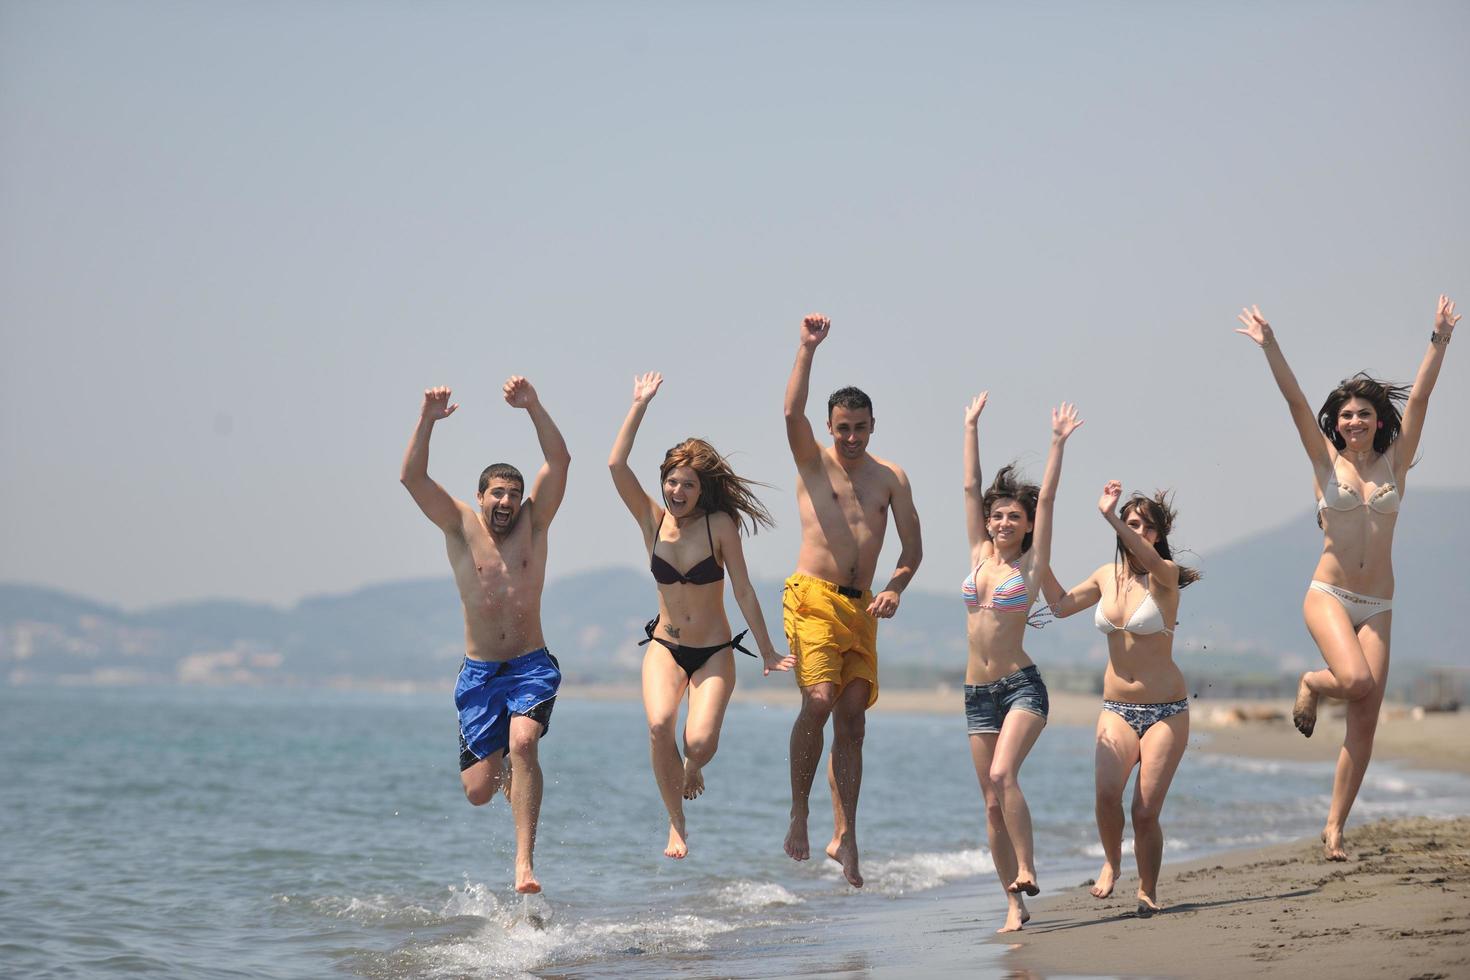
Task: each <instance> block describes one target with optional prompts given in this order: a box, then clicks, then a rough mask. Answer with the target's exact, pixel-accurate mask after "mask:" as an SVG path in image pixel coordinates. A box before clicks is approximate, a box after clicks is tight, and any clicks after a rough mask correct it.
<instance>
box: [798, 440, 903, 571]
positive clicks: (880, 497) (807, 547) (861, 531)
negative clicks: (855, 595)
mask: <svg viewBox="0 0 1470 980" xmlns="http://www.w3.org/2000/svg"><path fill="white" fill-rule="evenodd" d="M891 475H892V474H891V471H889V470H888V469H887V468H886V467H884V466H883V465H882V464H880V463H877V462H875V461H874V460H872V459H871V458H866V459H864V460H863V461H862V462H861V463H860V464H859V465H857V466H856V467H854V468H853V471H852V472H851V473H849V472H847V471H846V470H844V469H843V467H842V466H841V465H840V464H839V463H837V462H836V461H835V460H832V459H830V458H829V456H828V453H827V452H825V451H824V452H823V453H822V459H821V464H820V465H819V466H817V465H814V466H812V467H809V468H807V469H804V470H798V471H797V486H796V507H797V511H798V513H799V514H800V515H801V551H800V553H799V554H798V555H797V558H796V571H797V572H798V573H799V574H801V575H810V576H812V577H813V578H819V579H823V580H824V581H827V582H831V583H833V584H834V585H842V586H846V587H848V588H853V589H869V588H871V587H872V585H873V574H874V571H875V570H876V569H877V567H878V556H879V553H881V552H882V550H883V534H884V532H885V531H886V530H887V529H888V506H889V498H890V496H891V492H890V488H889V480H890V479H891Z"/></svg>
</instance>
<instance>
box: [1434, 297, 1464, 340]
mask: <svg viewBox="0 0 1470 980" xmlns="http://www.w3.org/2000/svg"><path fill="white" fill-rule="evenodd" d="M1459 322H1460V314H1458V313H1456V312H1455V301H1454V300H1452V299H1450V298H1449V297H1448V296H1446V295H1444V294H1443V293H1441V294H1440V296H1439V308H1438V309H1436V310H1435V311H1434V332H1435V333H1437V334H1439V335H1440V336H1441V337H1446V338H1448V337H1449V336H1450V334H1452V333H1454V332H1455V324H1457V323H1459Z"/></svg>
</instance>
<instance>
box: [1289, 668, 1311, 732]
mask: <svg viewBox="0 0 1470 980" xmlns="http://www.w3.org/2000/svg"><path fill="white" fill-rule="evenodd" d="M1291 723H1292V724H1293V725H1295V726H1296V730H1297V731H1299V732H1301V733H1302V734H1303V735H1305V736H1307V738H1311V737H1312V730H1313V729H1314V728H1316V727H1317V694H1316V692H1315V691H1313V690H1312V689H1311V688H1310V687H1307V675H1306V674H1303V675H1302V679H1301V681H1300V682H1299V683H1298V684H1297V686H1296V703H1295V704H1293V705H1292V706H1291Z"/></svg>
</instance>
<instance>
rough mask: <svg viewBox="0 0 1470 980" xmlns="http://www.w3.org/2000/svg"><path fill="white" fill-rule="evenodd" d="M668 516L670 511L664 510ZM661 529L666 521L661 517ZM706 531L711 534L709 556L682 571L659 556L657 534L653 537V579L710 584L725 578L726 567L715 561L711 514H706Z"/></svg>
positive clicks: (656, 580) (651, 562) (660, 581)
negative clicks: (710, 525)
mask: <svg viewBox="0 0 1470 980" xmlns="http://www.w3.org/2000/svg"><path fill="white" fill-rule="evenodd" d="M664 516H665V517H667V516H668V512H667V511H665V512H664ZM658 529H659V531H660V532H661V531H663V529H664V522H663V519H662V518H660V519H659V522H658ZM704 533H705V534H706V535H708V536H709V557H708V558H705V559H704V560H702V561H700V562H698V563H697V564H695V566H694V567H693V568H691V569H689V571H687V572H683V573H681V572H680V571H679V570H678V569H677V568H675V567H674V566H673V565H670V564H669V563H668V562H666V561H664V560H663V559H662V558H660V557H659V556H658V542H659V537H658V535H657V534H655V535H654V538H653V553H652V554H651V555H650V556H649V558H648V570H649V571H650V572H652V573H653V580H654V581H655V582H657V583H658V584H659V585H710V584H712V583H715V582H723V581H724V580H725V569H724V568H722V567H721V566H720V563H719V562H717V561H715V536H714V533H713V532H712V531H710V528H709V515H708V514H705V515H704Z"/></svg>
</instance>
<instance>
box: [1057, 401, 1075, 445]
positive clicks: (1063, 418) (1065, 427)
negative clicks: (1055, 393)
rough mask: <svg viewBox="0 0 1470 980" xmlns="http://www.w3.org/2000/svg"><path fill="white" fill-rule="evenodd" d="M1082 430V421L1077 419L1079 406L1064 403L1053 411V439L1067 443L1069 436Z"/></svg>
mask: <svg viewBox="0 0 1470 980" xmlns="http://www.w3.org/2000/svg"><path fill="white" fill-rule="evenodd" d="M1080 428H1082V419H1080V418H1078V417H1077V406H1076V405H1073V404H1072V403H1071V402H1062V404H1061V406H1060V407H1059V408H1054V409H1052V410H1051V434H1052V436H1053V438H1056V439H1059V440H1063V441H1065V440H1066V438H1067V437H1068V436H1070V435H1071V434H1072V433H1074V432H1076V431H1077V430H1078V429H1080Z"/></svg>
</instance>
